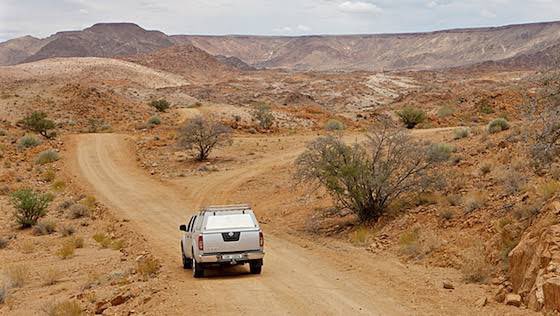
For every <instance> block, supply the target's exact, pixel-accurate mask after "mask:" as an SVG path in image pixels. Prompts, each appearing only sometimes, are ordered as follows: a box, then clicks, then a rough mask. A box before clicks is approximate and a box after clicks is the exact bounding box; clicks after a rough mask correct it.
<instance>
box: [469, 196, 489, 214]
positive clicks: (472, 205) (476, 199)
mask: <svg viewBox="0 0 560 316" xmlns="http://www.w3.org/2000/svg"><path fill="white" fill-rule="evenodd" d="M485 203H486V197H485V196H484V194H483V193H481V192H471V193H469V195H468V196H467V197H466V198H465V212H466V213H470V212H472V211H475V210H478V209H479V208H481V207H483V206H484V204H485Z"/></svg>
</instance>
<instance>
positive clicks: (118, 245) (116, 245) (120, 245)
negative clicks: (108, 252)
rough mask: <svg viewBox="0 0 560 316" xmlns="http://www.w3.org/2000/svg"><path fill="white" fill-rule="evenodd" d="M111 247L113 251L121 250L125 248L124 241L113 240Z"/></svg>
mask: <svg viewBox="0 0 560 316" xmlns="http://www.w3.org/2000/svg"><path fill="white" fill-rule="evenodd" d="M109 247H110V248H111V249H113V250H121V249H122V248H123V247H124V241H122V240H120V239H117V240H113V241H112V242H111V245H110V246H109Z"/></svg>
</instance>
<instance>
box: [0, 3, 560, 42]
mask: <svg viewBox="0 0 560 316" xmlns="http://www.w3.org/2000/svg"><path fill="white" fill-rule="evenodd" d="M558 17H560V2H557V1H554V0H525V1H521V0H485V1H482V0H471V1H468V2H466V1H459V0H393V1H390V0H306V1H296V0H287V1H284V2H282V3H278V2H276V1H272V0H260V1H258V0H238V1H233V0H215V1H212V2H199V1H179V0H163V1H152V0H143V1H132V0H124V1H118V2H115V1H108V0H100V1H95V2H91V1H90V2H88V1H85V0H56V1H49V2H48V3H46V2H45V1H40V0H30V1H26V2H21V1H16V0H1V1H0V41H6V40H9V39H12V38H16V37H21V36H25V35H31V36H34V37H39V38H44V37H47V36H49V35H51V34H54V33H56V32H59V31H70V30H81V29H84V28H86V27H89V26H91V25H93V24H95V23H99V22H120V21H132V22H133V23H136V24H138V25H140V26H141V27H143V28H145V29H149V30H159V31H162V32H164V33H166V34H169V35H175V34H196V35H261V36H301V35H349V34H395V33H418V32H431V31H437V30H448V29H457V28H478V27H494V26H503V25H511V24H526V23H540V22H549V21H556V20H558Z"/></svg>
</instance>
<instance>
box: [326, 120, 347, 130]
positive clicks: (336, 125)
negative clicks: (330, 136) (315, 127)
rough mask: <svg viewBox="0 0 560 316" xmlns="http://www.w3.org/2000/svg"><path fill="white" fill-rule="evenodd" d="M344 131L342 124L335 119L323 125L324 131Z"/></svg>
mask: <svg viewBox="0 0 560 316" xmlns="http://www.w3.org/2000/svg"><path fill="white" fill-rule="evenodd" d="M343 129H344V123H342V122H341V121H339V120H336V119H330V120H328V121H327V122H326V123H325V130H327V131H329V132H332V131H342V130H343Z"/></svg>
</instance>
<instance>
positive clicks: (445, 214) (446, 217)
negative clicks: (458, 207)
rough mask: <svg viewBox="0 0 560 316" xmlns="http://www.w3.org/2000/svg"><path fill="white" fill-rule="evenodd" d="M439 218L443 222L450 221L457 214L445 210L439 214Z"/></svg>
mask: <svg viewBox="0 0 560 316" xmlns="http://www.w3.org/2000/svg"><path fill="white" fill-rule="evenodd" d="M439 217H440V218H441V219H443V220H446V221H449V220H452V219H453V217H455V213H454V212H453V211H452V210H444V211H441V212H440V213H439Z"/></svg>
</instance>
